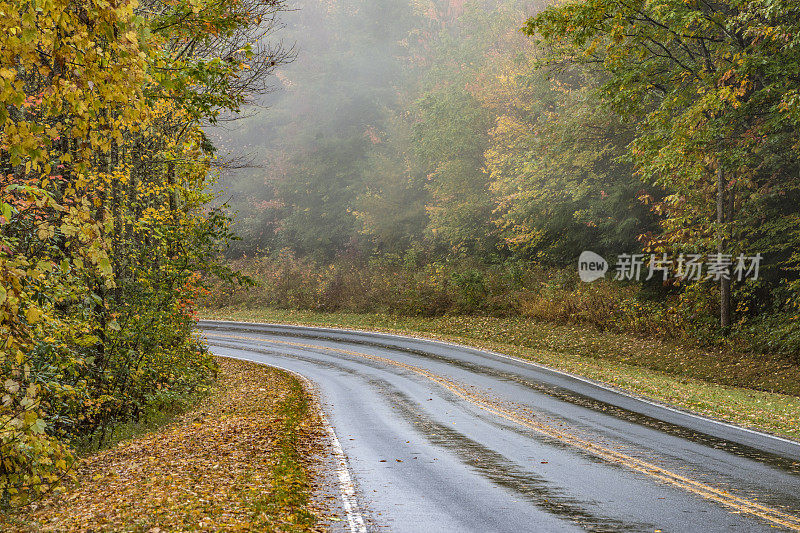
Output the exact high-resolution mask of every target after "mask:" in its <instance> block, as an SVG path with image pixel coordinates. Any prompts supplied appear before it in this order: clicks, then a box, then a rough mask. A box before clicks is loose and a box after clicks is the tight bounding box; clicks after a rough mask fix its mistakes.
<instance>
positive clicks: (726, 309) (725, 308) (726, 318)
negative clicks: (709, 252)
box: [717, 163, 731, 329]
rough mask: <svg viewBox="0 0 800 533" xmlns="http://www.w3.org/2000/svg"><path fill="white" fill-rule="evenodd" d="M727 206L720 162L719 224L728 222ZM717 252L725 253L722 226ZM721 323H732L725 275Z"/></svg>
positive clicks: (718, 172)
mask: <svg viewBox="0 0 800 533" xmlns="http://www.w3.org/2000/svg"><path fill="white" fill-rule="evenodd" d="M725 208H726V202H725V176H724V174H723V172H722V164H721V163H720V164H719V166H718V167H717V224H719V225H720V226H722V224H724V223H725V222H727V217H726V213H725V211H726V209H725ZM717 253H720V254H723V253H725V235H724V233H723V231H722V229H721V228H720V229H719V234H718V236H717ZM719 325H720V326H722V328H723V329H728V328H729V327H730V325H731V279H730V277H727V278H726V277H725V276H723V277H721V278H720V281H719Z"/></svg>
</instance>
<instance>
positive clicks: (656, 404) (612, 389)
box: [205, 320, 800, 446]
mask: <svg viewBox="0 0 800 533" xmlns="http://www.w3.org/2000/svg"><path fill="white" fill-rule="evenodd" d="M205 322H216V323H219V324H244V325H250V326H267V327H270V326H271V327H281V326H292V327H297V328H306V329H311V330H314V329H316V330H319V331H329V332H345V333H362V334H367V335H369V334H377V335H385V336H387V337H395V338H397V339H414V340H419V341H425V342H430V343H433V344H439V345H443V346H452V347H456V348H466V349H469V350H475V351H477V352H482V353H485V354H487V355H493V356H495V357H500V358H503V359H510V360H511V361H516V362H518V363H522V364H525V365H530V366H533V367H536V368H541V369H543V370H549V371H550V372H554V373H556V374H561V375H562V376H568V377H571V378H572V379H575V380H578V381H582V382H584V383H587V384H589V385H594V386H595V387H598V388H600V389H603V390H606V391H608V392H613V393H615V394H619V395H620V396H625V397H628V398H630V399H632V400H637V401H640V402H642V403H645V404H649V405H652V406H654V407H660V408H662V409H665V410H667V411H672V412H673V413H678V414H681V415H685V416H689V417H692V418H696V419H698V420H703V421H705V422H712V423H714V424H718V425H720V426H725V427H728V428H731V429H738V430H740V431H743V432H745V433H752V434H754V435H759V436H761V437H767V438H769V439H774V440H778V441H781V442H785V443H787V444H792V445H794V446H800V442H798V441H795V440H791V439H785V438H783V437H779V436H778V435H772V434H771V433H764V432H763V431H758V430H755V429H750V428H747V427H744V426H739V425H737V424H731V423H730V422H724V421H722V420H716V419H714V418H710V417H707V416H702V415H698V414H695V413H692V412H689V411H684V410H682V409H676V408H675V407H672V406H669V405H666V404H663V403H660V402H656V401H653V400H650V399H646V398H643V397H641V396H636V395H634V394H631V393H629V392H626V391H623V390H620V389H617V388H615V387H611V386H609V385H606V384H605V383H601V382H599V381H594V380H592V379H588V378H585V377H582V376H579V375H577V374H572V373H570V372H565V371H563V370H558V369H556V368H552V367H549V366H547V365H543V364H541V363H536V362H534V361H526V360H525V359H521V358H519V357H514V356H513V355H506V354H503V353H499V352H494V351H491V350H485V349H483V348H478V347H476V346H469V345H468V344H459V343H456V342H448V341H443V340H438V339H430V338H426V337H418V336H416V335H398V334H396V333H385V332H383V331H368V330H363V329H351V328H329V327H323V326H304V325H302V324H270V323H265V322H234V321H232V320H206V321H205Z"/></svg>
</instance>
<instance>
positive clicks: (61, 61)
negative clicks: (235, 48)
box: [0, 0, 258, 505]
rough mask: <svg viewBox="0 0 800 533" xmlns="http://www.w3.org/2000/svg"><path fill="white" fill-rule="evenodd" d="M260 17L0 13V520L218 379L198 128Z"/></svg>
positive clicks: (112, 11) (175, 7)
mask: <svg viewBox="0 0 800 533" xmlns="http://www.w3.org/2000/svg"><path fill="white" fill-rule="evenodd" d="M257 6H258V3H257V2H255V3H249V4H247V5H246V6H244V5H242V4H241V3H239V2H237V1H224V2H205V1H203V0H195V1H192V2H189V3H166V4H163V5H162V4H160V3H159V8H158V9H154V10H151V9H150V8H151V7H154V6H153V5H150V4H149V3H148V5H146V6H143V7H142V8H138V7H137V4H136V3H135V2H124V1H123V2H116V3H114V4H113V6H112V5H111V4H109V3H108V2H104V1H99V0H98V1H96V2H95V1H92V2H73V1H70V0H44V1H37V2H23V3H19V2H17V3H13V2H12V3H8V2H0V24H1V25H2V35H0V78H2V82H0V103H2V105H0V215H1V218H0V228H2V232H1V233H0V338H3V340H4V341H3V345H2V346H0V384H2V385H1V386H2V389H3V390H2V393H0V394H2V396H1V399H0V493H2V496H1V497H2V504H3V505H17V504H21V503H25V502H27V501H30V500H31V499H32V498H36V497H38V496H40V495H41V494H43V493H44V492H46V491H48V490H50V489H51V488H52V486H53V485H55V484H56V483H58V482H59V481H60V480H61V479H63V478H64V477H68V476H69V475H70V469H71V467H72V462H73V460H74V455H75V454H74V446H76V445H81V444H85V443H87V442H99V443H101V444H102V443H103V442H104V441H105V440H106V436H107V434H108V433H109V432H110V431H112V430H113V428H114V426H115V425H116V424H118V423H121V422H127V421H131V420H137V419H139V418H141V417H142V416H143V415H145V414H146V413H147V412H149V411H151V410H152V407H153V405H155V404H156V403H157V402H162V401H163V399H164V398H165V397H167V396H171V397H173V398H179V397H189V396H191V395H194V394H198V393H202V391H203V390H204V389H205V388H206V387H207V386H208V384H209V383H210V381H211V380H212V379H213V377H214V373H215V368H216V365H215V362H214V361H213V359H212V357H211V356H210V355H209V354H208V353H207V352H206V351H205V350H204V348H203V347H202V346H201V345H200V343H199V342H198V341H197V340H196V339H195V338H194V337H193V335H192V327H193V324H194V299H195V298H196V297H197V296H198V294H199V292H200V291H201V290H202V277H203V276H204V275H207V274H218V275H222V276H228V272H229V271H228V270H227V269H225V268H224V267H221V266H219V265H218V264H217V257H218V256H219V253H220V250H221V246H222V245H223V243H224V242H225V240H226V239H228V238H229V237H230V235H229V232H228V229H227V224H228V220H227V218H226V217H225V215H224V214H222V213H220V212H219V211H211V212H210V213H209V212H204V211H205V207H204V205H205V204H206V203H207V202H208V201H209V200H210V196H209V195H207V194H206V193H205V192H204V190H205V188H206V180H207V176H208V173H209V168H210V166H209V160H208V156H207V155H206V154H205V153H204V151H203V147H204V146H207V142H205V140H204V136H203V135H202V133H201V132H200V129H199V125H200V123H201V121H204V120H212V119H213V118H214V117H215V116H216V114H217V113H218V112H219V110H220V109H221V108H226V109H234V110H235V109H236V107H237V105H238V103H239V102H240V101H241V98H242V93H241V92H240V90H239V89H241V87H238V86H237V85H236V81H235V80H236V79H237V74H238V73H240V72H241V71H243V70H246V68H245V67H246V65H244V64H242V63H240V62H238V59H239V58H242V59H243V58H246V57H247V55H248V53H247V51H246V50H244V51H241V53H240V55H238V56H237V55H233V56H227V59H228V60H226V61H222V60H221V59H220V58H219V57H217V58H216V59H215V58H209V57H208V56H209V55H210V54H209V50H211V49H213V45H214V44H215V43H220V42H225V43H227V42H228V41H229V40H230V38H231V37H232V35H233V34H234V33H235V32H237V31H239V30H237V28H239V29H241V27H242V25H247V24H252V23H253V22H254V21H253V20H252V17H253V10H254V9H256V8H257ZM206 8H209V9H206ZM153 13H158V15H157V16H154V15H153ZM201 13H202V14H201ZM176 43H180V48H181V49H182V50H183V52H180V53H176V50H175V46H176ZM198 43H202V44H203V46H204V47H203V50H204V54H200V53H198V54H192V53H191V50H193V49H194V48H193V47H194V46H199V45H198ZM43 51H52V53H45V52H43ZM232 59H235V60H237V61H233V62H232V61H231V60H232ZM223 63H224V64H223ZM166 72H169V75H168V76H165V73H166ZM229 277H231V276H229Z"/></svg>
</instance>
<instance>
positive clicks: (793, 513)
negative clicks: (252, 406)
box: [200, 321, 800, 533]
mask: <svg viewBox="0 0 800 533" xmlns="http://www.w3.org/2000/svg"><path fill="white" fill-rule="evenodd" d="M200 329H201V332H202V334H203V336H204V337H205V339H206V341H207V342H208V344H209V347H210V349H211V350H212V352H213V353H215V354H216V355H219V356H224V357H233V358H238V359H246V360H250V361H255V362H258V363H263V364H267V365H272V366H276V367H280V368H283V369H286V370H290V371H292V372H295V373H297V374H300V375H301V376H304V377H305V378H306V379H308V380H310V381H311V382H313V383H314V385H315V387H316V389H317V391H318V394H319V395H320V398H321V400H322V403H323V406H324V410H325V414H326V417H327V420H328V421H329V423H330V425H331V427H332V428H333V431H334V432H335V435H336V437H338V439H337V438H335V437H334V439H335V440H337V444H338V445H340V448H341V450H343V452H344V456H346V458H347V462H348V464H349V467H348V468H347V469H345V470H344V471H342V472H340V473H339V480H340V481H341V482H342V484H343V485H342V486H343V487H345V490H343V496H342V498H343V503H344V507H345V508H346V509H347V518H346V520H344V521H343V523H342V527H343V528H344V530H346V531H367V530H368V531H373V530H375V531H409V532H415V533H417V532H424V533H427V532H438V531H442V532H480V533H483V532H496V531H497V532H500V531H509V532H514V533H522V532H529V531H530V532H539V531H554V532H562V531H581V530H589V531H651V532H654V531H664V532H666V531H675V532H689V531H725V532H727V531H776V528H777V530H778V531H780V530H787V531H800V443H797V442H793V441H789V440H785V439H781V438H777V437H773V436H769V435H765V434H762V433H758V432H754V431H750V430H747V429H743V428H739V427H735V426H731V425H728V424H724V423H721V422H717V421H713V420H709V419H706V418H701V417H697V416H695V415H692V414H689V413H684V412H682V411H678V410H674V409H670V408H668V407H664V406H660V405H656V404H654V403H650V402H647V401H645V400H641V399H638V398H634V397H632V396H628V395H625V394H623V393H620V392H617V391H614V390H611V389H609V388H606V387H603V386H601V385H598V384H595V383H592V382H589V381H586V380H583V379H581V378H578V377H575V376H571V375H568V374H564V373H561V372H557V371H554V370H550V369H547V368H544V367H541V366H539V365H536V364H533V363H531V362H527V361H523V360H520V359H516V358H512V357H507V356H504V355H502V354H497V353H492V352H486V351H482V350H478V349H473V348H469V347H466V346H460V345H454V344H448V343H443V342H436V341H429V340H424V339H418V338H413V337H401V336H395V335H388V334H380V333H366V332H358V331H349V330H334V329H327V328H311V327H300V326H282V325H266V324H249V323H234V322H216V321H203V322H201V323H200ZM351 480H352V481H351Z"/></svg>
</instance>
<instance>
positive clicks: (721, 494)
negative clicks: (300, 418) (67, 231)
mask: <svg viewBox="0 0 800 533" xmlns="http://www.w3.org/2000/svg"><path fill="white" fill-rule="evenodd" d="M213 336H214V337H220V338H229V339H238V340H249V341H258V342H267V343H271V344H282V345H286V346H292V347H297V348H311V349H315V350H325V351H328V352H335V353H341V354H345V355H350V356H354V357H360V358H363V359H369V360H372V361H375V362H379V363H383V364H387V365H391V366H395V367H399V368H403V369H405V370H408V371H410V372H413V373H415V374H418V375H420V376H423V377H425V378H427V379H429V380H430V381H433V382H434V383H437V384H438V385H441V386H442V387H444V388H446V389H447V390H449V391H450V392H452V393H453V394H455V395H456V396H458V397H460V398H462V399H464V400H467V401H468V402H470V403H472V404H474V405H476V406H478V407H480V408H481V409H483V410H485V411H488V412H490V413H493V414H495V415H497V416H499V417H501V418H505V419H506V420H509V421H511V422H514V423H516V424H519V425H521V426H523V427H526V428H529V429H533V430H534V431H537V432H538V433H541V434H543V435H546V436H548V437H551V438H554V439H558V440H559V441H561V442H564V443H566V444H569V445H571V446H573V447H575V448H579V449H581V450H583V451H585V452H588V453H590V454H592V455H594V456H595V457H599V458H601V459H604V460H606V461H609V462H613V463H617V464H620V465H623V466H625V467H627V468H630V469H632V470H635V471H637V472H641V473H643V474H646V475H647V476H650V477H652V478H655V479H658V480H660V481H663V482H665V483H669V484H670V485H673V486H676V487H679V488H681V489H683V490H686V491H689V492H691V493H693V494H697V495H699V496H702V497H703V498H706V499H709V500H713V501H715V502H717V503H720V504H722V505H723V506H725V507H728V508H730V509H733V510H735V511H738V512H740V513H747V514H751V515H754V516H758V517H759V518H763V519H764V520H767V521H769V522H772V523H773V524H778V525H781V526H784V527H786V528H788V529H790V530H793V531H800V517H798V516H795V515H792V514H789V513H786V512H784V511H781V510H779V509H773V508H771V507H767V506H765V505H761V504H759V503H756V502H754V501H751V500H748V499H745V498H741V497H739V496H736V495H734V494H731V493H729V492H728V491H726V490H724V489H718V488H715V487H712V486H711V485H707V484H705V483H701V482H699V481H695V480H693V479H689V478H687V477H685V476H683V475H681V474H677V473H675V472H672V471H670V470H667V469H665V468H662V467H660V466H658V465H655V464H652V463H649V462H647V461H643V460H641V459H638V458H636V457H631V456H629V455H626V454H624V453H621V452H619V451H616V450H613V449H611V448H608V447H606V446H601V445H599V444H595V443H593V442H590V441H587V440H585V439H582V438H580V437H578V436H575V435H572V434H570V433H567V432H565V431H563V430H561V429H557V428H555V427H552V426H549V425H547V424H544V423H542V422H539V421H538V420H534V419H532V418H528V417H525V416H522V415H520V414H518V413H515V412H513V411H510V410H508V409H506V408H504V407H502V406H501V405H500V404H498V403H497V402H491V401H489V400H487V399H485V398H482V397H480V396H478V395H477V394H475V393H474V392H472V391H470V390H467V389H465V388H464V387H461V386H460V385H457V384H456V383H454V382H452V381H450V380H448V379H446V378H443V377H442V376H439V375H437V374H434V373H432V372H430V371H428V370H425V369H423V368H419V367H416V366H412V365H409V364H406V363H401V362H399V361H395V360H393V359H387V358H385V357H380V356H377V355H371V354H367V353H362V352H355V351H352V350H345V349H343V348H331V347H327V346H320V345H314V344H304V343H300V342H290V341H280V340H273V339H261V338H256V337H246V336H242V335H224V334H217V333H215V334H213Z"/></svg>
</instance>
